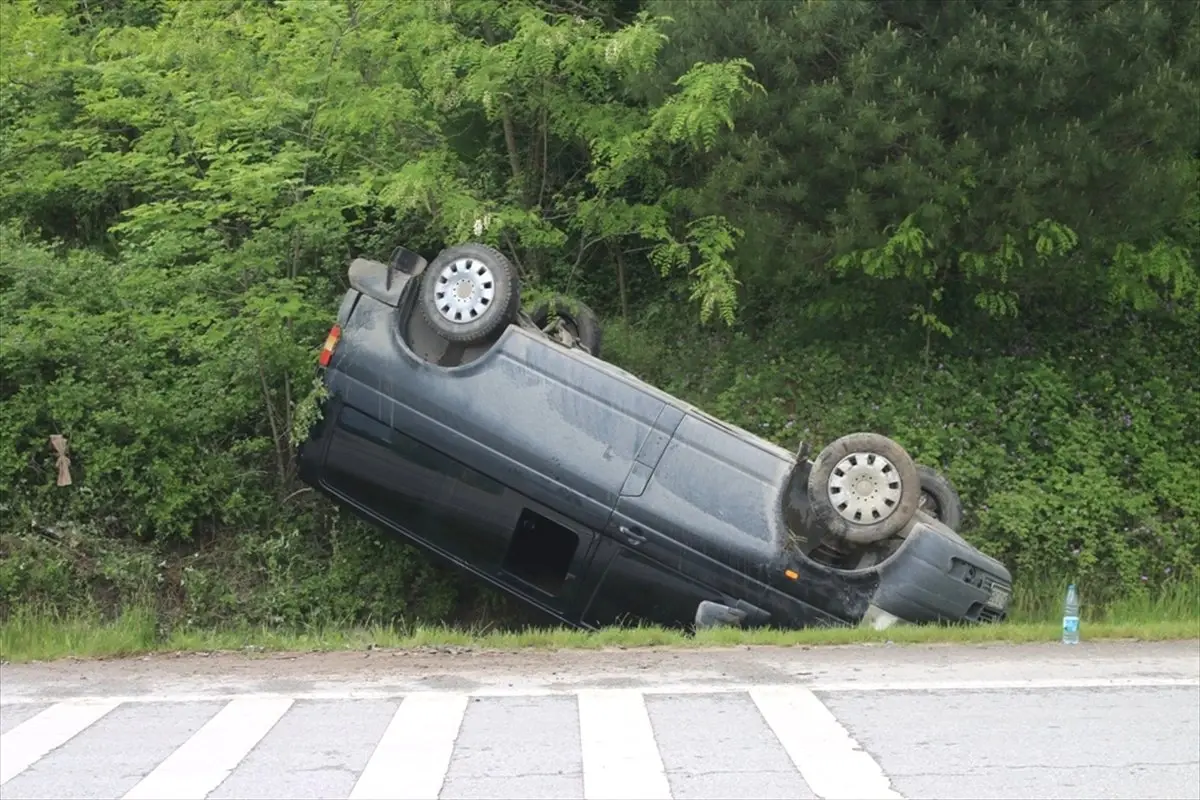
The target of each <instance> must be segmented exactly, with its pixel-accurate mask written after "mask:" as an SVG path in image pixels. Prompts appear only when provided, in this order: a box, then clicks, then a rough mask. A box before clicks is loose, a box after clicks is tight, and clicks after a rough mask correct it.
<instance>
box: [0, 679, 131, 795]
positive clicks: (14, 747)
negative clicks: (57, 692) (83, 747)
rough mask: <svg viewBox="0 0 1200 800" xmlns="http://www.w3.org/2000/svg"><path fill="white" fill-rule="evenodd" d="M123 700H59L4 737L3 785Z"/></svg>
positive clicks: (0, 751)
mask: <svg viewBox="0 0 1200 800" xmlns="http://www.w3.org/2000/svg"><path fill="white" fill-rule="evenodd" d="M118 705H120V703H118V702H115V701H109V702H102V701H101V702H97V701H94V700H92V701H82V702H80V701H76V702H65V703H55V704H54V705H52V706H50V707H49V708H47V709H45V710H44V711H42V712H40V713H38V714H37V715H35V716H34V717H32V718H30V719H27V720H26V721H25V722H22V723H21V724H20V725H18V726H16V727H15V728H13V729H12V730H11V731H9V732H8V733H6V734H4V735H3V736H0V786H3V785H4V784H6V783H8V782H9V781H10V780H12V779H13V778H15V777H16V776H17V775H20V774H21V773H22V772H24V771H25V770H26V769H28V768H29V767H31V766H32V765H33V764H35V763H37V762H38V761H40V760H41V759H42V758H45V756H46V754H47V753H49V752H50V751H51V750H54V749H55V748H58V747H62V746H63V745H64V744H66V743H67V742H68V741H70V740H71V739H72V738H74V737H75V736H78V735H79V734H80V733H81V732H83V731H85V730H87V729H88V728H89V727H91V726H92V725H94V724H95V723H96V722H97V720H99V719H100V718H101V717H103V716H104V715H105V714H107V713H109V712H110V711H112V710H113V709H114V708H116V707H117V706H118Z"/></svg>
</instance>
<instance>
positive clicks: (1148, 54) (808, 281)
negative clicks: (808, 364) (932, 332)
mask: <svg viewBox="0 0 1200 800" xmlns="http://www.w3.org/2000/svg"><path fill="white" fill-rule="evenodd" d="M647 8H648V9H649V10H650V11H651V12H653V13H661V14H667V15H670V16H671V17H672V18H673V19H674V20H675V21H674V23H673V24H671V25H669V26H667V27H666V28H665V31H666V33H667V34H668V36H669V37H670V45H669V46H668V47H666V48H665V49H664V61H663V63H664V65H665V68H666V69H665V71H664V73H663V74H661V75H659V76H658V79H657V82H653V83H650V84H648V85H647V88H646V91H647V96H648V97H652V98H657V97H659V96H660V94H661V92H662V91H664V90H665V89H666V87H669V85H670V79H671V76H673V75H675V74H679V73H681V72H682V71H684V70H685V69H687V68H688V67H689V66H690V65H691V64H692V63H694V62H695V61H697V60H710V61H715V60H719V59H722V58H728V57H733V56H736V57H741V58H746V59H747V60H748V61H749V62H750V63H751V64H752V65H753V69H754V72H755V75H756V76H757V77H758V80H760V81H761V82H762V84H763V86H764V87H765V88H766V91H765V92H764V93H755V94H753V95H751V96H750V97H748V104H747V105H746V107H745V109H744V110H743V112H742V113H741V114H740V116H739V122H738V126H737V129H736V130H734V131H730V132H726V133H724V134H723V135H722V136H721V137H720V138H719V140H718V142H717V143H716V144H715V146H714V147H713V151H712V155H711V156H710V157H709V158H708V159H706V160H705V161H703V162H697V164H696V166H697V167H698V168H696V169H693V170H692V171H691V173H690V175H689V176H687V179H688V180H689V185H690V186H691V187H693V195H692V198H693V199H692V202H693V204H694V205H695V207H696V209H697V212H696V213H698V214H703V213H706V212H707V211H708V210H716V209H719V210H720V211H721V213H722V214H724V215H725V216H727V217H728V218H729V219H730V221H731V223H732V224H734V225H736V226H738V227H739V228H742V229H745V230H746V231H748V232H750V233H749V235H748V237H747V240H746V242H745V245H744V246H743V247H740V248H739V249H738V251H737V253H736V254H735V255H734V256H733V258H732V260H733V263H734V265H735V267H736V271H737V273H738V275H739V276H740V277H741V279H742V281H743V283H744V284H745V286H746V296H745V298H744V301H745V310H746V313H747V314H748V315H749V316H748V317H747V318H748V319H750V320H753V321H754V322H755V323H763V322H765V321H766V320H767V319H770V318H771V317H773V316H774V314H775V313H777V312H778V311H779V310H780V309H784V308H786V309H787V313H789V314H791V315H793V316H795V315H799V314H804V315H806V316H809V317H814V318H818V319H830V318H841V319H847V320H849V319H855V318H858V317H861V316H862V315H863V314H864V313H869V314H870V315H871V316H874V317H878V318H884V319H887V320H888V321H891V322H895V321H899V319H900V318H901V317H902V316H905V315H907V311H908V310H909V309H910V308H911V307H912V306H913V305H921V306H925V305H927V299H928V298H929V297H930V296H931V295H932V293H933V292H934V290H937V289H941V290H943V296H942V308H941V309H940V310H939V311H938V313H937V316H938V318H939V319H940V320H941V321H942V322H943V323H944V324H946V325H947V326H949V327H950V328H954V327H956V326H958V325H960V324H975V325H981V326H986V325H987V324H988V323H987V317H988V316H989V315H997V314H999V315H1010V316H1011V315H1012V314H1014V313H1017V311H1018V309H1028V308H1030V307H1031V306H1032V305H1034V304H1036V305H1041V306H1042V307H1045V308H1059V309H1062V308H1069V309H1071V311H1072V313H1082V314H1086V313H1088V312H1089V310H1090V309H1092V307H1094V306H1096V305H1098V304H1100V305H1103V304H1108V303H1110V302H1116V303H1131V304H1133V305H1135V306H1136V307H1137V308H1139V309H1149V308H1166V309H1168V310H1171V311H1175V312H1178V311H1180V310H1181V309H1182V310H1183V311H1185V312H1188V313H1195V309H1196V303H1197V302H1198V300H1200V291H1198V289H1197V286H1198V283H1197V282H1198V280H1200V278H1198V273H1197V266H1196V264H1197V259H1198V258H1200V235H1198V231H1200V229H1198V225H1197V210H1196V209H1197V202H1198V201H1197V185H1198V176H1200V172H1198V170H1200V126H1197V125H1196V120H1197V119H1198V118H1200V7H1198V6H1197V5H1196V4H1195V3H1177V2H1173V1H1172V0H1147V2H1139V3H1109V2H1092V1H1091V0H1063V1H1061V2H1060V1H1058V0H1050V1H1047V0H1042V1H1041V2H1032V1H1031V0H1022V1H1021V2H1014V3H1004V4H996V3H991V2H983V0H960V1H959V2H954V3H933V2H920V1H918V0H884V1H883V2H860V1H859V0H829V1H828V2H795V3H785V2H773V1H772V0H739V2H714V3H690V2H682V1H681V0H653V1H652V2H649V3H648V4H647ZM681 177H684V176H681ZM850 271H856V272H858V273H860V275H859V276H854V275H848V272H850ZM855 277H858V278H859V279H857V280H855V279H854V278H855ZM863 278H865V280H864V279H863ZM980 311H982V312H984V316H983V317H982V319H981V318H980V316H979V314H978V312H980ZM926 320H927V317H924V316H921V317H918V319H917V320H916V321H917V322H918V323H919V324H924V323H925V321H926Z"/></svg>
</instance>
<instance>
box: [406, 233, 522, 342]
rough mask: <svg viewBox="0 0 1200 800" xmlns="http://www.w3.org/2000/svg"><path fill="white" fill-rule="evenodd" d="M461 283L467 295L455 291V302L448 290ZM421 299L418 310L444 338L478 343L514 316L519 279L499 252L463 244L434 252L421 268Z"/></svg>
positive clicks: (519, 289) (476, 245)
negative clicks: (456, 304)
mask: <svg viewBox="0 0 1200 800" xmlns="http://www.w3.org/2000/svg"><path fill="white" fill-rule="evenodd" d="M460 276H461V277H460ZM460 286H461V287H463V288H467V289H468V290H469V292H470V294H468V295H466V296H465V297H464V296H462V295H459V297H460V298H461V299H460V302H459V304H458V307H455V304H454V303H453V301H452V298H451V296H450V293H451V292H457V291H458V288H459V287H460ZM420 301H421V313H422V314H423V315H424V316H425V319H426V321H427V322H428V323H429V324H430V326H431V327H432V328H433V329H434V330H435V331H437V332H438V335H440V336H441V337H442V338H444V339H446V340H447V341H450V342H456V343H458V344H478V343H480V342H483V341H485V340H486V339H489V338H490V337H491V336H493V335H494V334H495V333H496V332H497V331H499V330H501V329H503V328H504V327H505V326H507V325H508V324H509V323H511V322H512V321H513V319H514V317H515V316H516V313H517V310H518V309H519V308H520V306H521V287H520V279H519V278H518V277H517V271H516V270H515V269H513V266H512V264H510V263H509V261H508V259H507V258H505V257H504V255H503V254H502V253H500V252H499V251H497V250H495V249H493V248H491V247H488V246H487V245H483V244H461V245H457V246H455V247H448V248H446V249H445V250H443V251H442V252H440V253H438V255H437V257H436V258H434V259H433V261H432V262H431V263H430V264H429V266H428V267H426V268H425V272H424V274H422V276H421V298H420ZM443 311H444V312H445V313H443ZM447 314H449V316H447ZM456 316H457V317H458V318H457V319H456V318H455V317H456Z"/></svg>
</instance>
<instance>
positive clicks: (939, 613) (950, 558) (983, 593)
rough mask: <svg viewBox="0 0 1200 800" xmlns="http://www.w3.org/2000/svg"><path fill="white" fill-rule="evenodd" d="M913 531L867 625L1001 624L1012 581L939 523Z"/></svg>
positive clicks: (885, 572) (883, 575) (886, 572)
mask: <svg viewBox="0 0 1200 800" xmlns="http://www.w3.org/2000/svg"><path fill="white" fill-rule="evenodd" d="M921 516H922V517H923V519H921V520H919V521H918V522H917V524H916V525H914V527H913V530H912V532H911V533H910V534H909V541H908V542H907V543H906V545H905V546H904V547H903V548H902V549H901V551H900V552H899V553H897V555H896V557H895V559H894V560H893V561H891V562H889V563H887V564H885V565H884V567H883V568H882V569H881V570H880V581H879V587H878V588H877V589H876V592H875V596H874V598H873V599H872V603H871V605H872V608H871V610H870V611H868V613H867V617H866V618H865V619H864V622H866V623H867V624H872V625H875V626H876V627H886V625H887V624H889V623H890V622H894V621H904V622H914V623H923V622H1000V621H1001V620H1003V619H1004V618H1005V617H1006V616H1007V615H1008V609H1009V605H1010V603H1011V600H1012V575H1011V573H1009V571H1008V570H1007V569H1005V568H1004V565H1003V564H1001V563H1000V562H999V561H996V560H995V559H994V558H991V557H989V556H986V555H984V554H983V553H981V552H979V551H978V550H976V549H975V548H974V547H972V546H971V545H969V544H968V543H967V542H966V541H965V540H964V539H963V538H962V537H961V536H959V535H958V534H957V533H955V532H954V531H952V530H950V529H949V528H947V527H946V526H945V525H942V524H940V523H938V522H936V521H935V520H933V519H931V518H929V517H926V516H925V515H923V514H922V515H921Z"/></svg>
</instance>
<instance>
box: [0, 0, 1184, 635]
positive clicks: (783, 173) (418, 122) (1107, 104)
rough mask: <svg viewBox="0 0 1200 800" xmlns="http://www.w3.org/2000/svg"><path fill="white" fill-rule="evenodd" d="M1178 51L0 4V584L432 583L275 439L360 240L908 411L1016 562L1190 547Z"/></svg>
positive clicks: (948, 38)
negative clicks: (509, 279)
mask: <svg viewBox="0 0 1200 800" xmlns="http://www.w3.org/2000/svg"><path fill="white" fill-rule="evenodd" d="M585 6H586V7H585ZM1198 54H1200V12H1197V9H1196V6H1195V4H1189V3H1173V2H1167V1H1166V0H1147V2H1144V3H1107V2H1093V1H1092V0H1071V2H1066V1H1065V0H1064V1H1062V2H1057V1H1056V2H1040V3H1036V4H1035V3H1031V2H1016V3H1008V4H1002V5H997V4H995V3H983V2H977V1H976V0H962V2H956V3H950V4H946V3H929V2H920V1H918V0H904V1H903V2H894V1H892V0H881V1H880V2H867V1H866V0H828V1H826V2H815V1H811V2H794V3H784V2H764V1H762V0H738V2H710V3H679V2H668V1H667V0H647V1H646V2H637V1H636V0H612V1H611V2H603V3H593V4H580V3H576V2H573V1H572V0H519V1H518V2H499V1H498V0H466V1H464V2H443V1H442V0H438V1H437V2H421V3H394V2H387V1H386V0H335V1H334V2H321V3H312V2H273V3H245V2H240V0H213V1H212V2H204V3H198V2H180V1H179V0H137V1H136V2H135V1H134V0H127V1H126V2H111V1H109V0H90V1H89V2H87V3H81V2H78V1H77V0H21V1H20V2H9V3H4V4H0V102H2V103H3V104H4V108H5V111H6V113H5V114H4V115H3V116H2V117H0V318H2V319H3V320H4V325H3V328H0V511H3V512H4V515H3V522H0V610H3V609H6V608H9V607H12V606H14V605H20V604H22V603H25V602H26V601H28V602H35V601H36V602H39V603H40V602H43V601H45V602H48V603H51V604H53V603H59V604H63V605H70V604H72V603H78V602H82V601H83V598H89V599H90V600H89V601H95V602H100V603H102V604H109V605H112V604H120V603H121V602H124V601H131V602H132V601H133V600H135V599H136V600H138V602H140V601H141V598H143V596H144V595H146V594H153V595H154V596H155V597H156V598H157V599H156V602H159V603H160V604H163V605H165V606H169V607H170V609H171V610H172V613H174V614H176V615H178V616H179V617H180V618H181V619H186V618H192V619H205V620H217V619H219V618H221V617H223V616H230V617H235V618H238V619H240V620H242V621H246V622H268V621H277V620H283V621H287V622H288V624H293V623H295V624H301V623H303V622H305V621H312V620H317V619H321V618H325V619H328V618H332V617H336V618H338V619H343V618H347V619H357V620H360V621H361V620H364V619H368V618H370V619H384V618H390V617H392V616H396V615H406V616H412V615H414V614H415V615H422V614H431V615H437V614H443V613H449V609H450V608H451V606H452V605H453V604H454V603H455V602H456V596H457V594H458V589H459V588H460V587H457V586H456V585H455V584H454V583H453V582H452V581H451V580H450V579H449V578H447V576H446V575H445V574H443V573H441V572H440V571H438V570H436V569H434V568H432V567H430V566H429V565H428V564H426V562H425V561H424V560H422V559H419V558H418V557H417V556H416V555H415V554H414V553H412V552H411V551H410V550H408V549H406V548H404V547H401V546H399V545H396V544H394V543H391V542H381V541H379V540H378V536H377V534H375V533H374V532H373V531H372V530H370V529H368V528H365V527H363V526H360V525H357V524H352V523H350V522H348V521H342V520H338V519H337V517H336V515H332V513H331V511H330V509H329V507H328V505H327V504H326V503H324V502H323V501H321V500H319V499H318V498H317V497H316V496H315V493H313V492H311V491H307V490H305V488H304V487H302V486H300V485H298V483H297V481H296V474H295V472H296V448H297V446H298V444H299V443H300V441H302V439H303V437H304V435H305V432H306V431H307V430H309V429H310V428H311V426H312V425H313V424H314V423H315V422H316V420H317V419H318V416H319V401H320V395H321V393H320V389H319V387H318V386H317V385H316V384H314V383H313V368H314V365H315V363H314V362H315V356H316V350H317V347H318V346H319V344H320V342H321V339H322V337H323V336H324V334H325V332H326V330H327V329H328V326H329V324H330V322H331V318H332V314H333V309H334V308H336V302H337V298H338V297H339V295H340V294H341V292H342V290H343V288H344V281H345V267H346V263H347V261H348V259H349V258H351V257H354V256H357V255H368V256H373V257H377V258H386V256H387V254H388V253H389V252H390V251H391V250H392V248H393V247H394V246H395V245H396V244H398V243H402V244H404V245H406V246H408V247H410V248H412V249H416V250H419V251H421V252H422V253H424V254H426V255H428V256H432V255H433V254H434V253H436V252H437V251H438V250H440V249H441V248H443V247H445V246H447V245H450V244H457V243H460V242H463V241H467V240H475V241H483V242H486V243H489V244H492V245H494V246H496V247H498V248H500V249H502V250H503V251H504V252H505V253H507V254H508V255H509V256H510V258H511V259H512V260H513V263H514V264H516V265H517V266H518V268H519V270H520V271H521V273H522V277H523V279H524V282H525V286H526V287H528V291H527V292H526V293H525V294H524V296H525V297H526V299H528V300H531V301H532V300H536V299H537V298H539V297H549V296H552V295H559V294H565V295H567V296H576V297H579V298H581V299H583V300H584V301H585V302H587V303H588V304H589V305H590V306H591V307H593V308H595V309H596V310H597V311H599V312H601V313H602V314H604V315H605V316H610V315H611V314H610V312H613V311H615V310H616V309H618V308H619V309H620V312H621V317H622V319H623V320H624V321H625V322H624V323H623V324H621V325H618V326H617V327H616V328H615V329H614V330H615V331H616V335H615V337H607V336H606V340H609V341H611V342H612V345H611V348H610V347H609V345H606V350H607V351H610V352H611V353H612V355H613V357H614V359H615V360H617V361H618V362H620V363H622V364H624V365H625V366H628V367H631V368H632V369H633V371H635V372H639V373H641V374H643V375H645V376H646V377H647V378H649V379H651V380H653V381H655V382H658V383H660V384H662V385H663V386H664V387H665V388H668V389H670V390H673V391H676V392H677V393H679V394H680V395H681V396H682V397H684V398H686V399H689V400H694V401H698V402H704V403H706V404H708V405H709V406H710V407H711V408H712V409H713V410H714V411H716V412H717V413H719V414H721V415H723V416H726V417H728V418H730V419H731V420H732V421H734V422H739V423H741V424H744V425H746V426H747V427H749V428H750V429H751V430H754V431H755V432H759V433H763V434H764V435H767V436H770V437H771V438H776V439H779V440H781V441H785V442H789V443H790V442H791V441H792V440H793V439H794V438H795V436H797V435H799V433H798V432H799V431H800V429H802V428H803V427H804V426H806V425H807V426H808V427H809V431H808V432H807V433H806V434H804V435H805V436H807V437H809V438H812V439H814V440H818V441H820V440H825V439H828V438H830V437H832V436H834V435H837V434H838V433H842V432H845V431H846V430H851V429H857V428H860V427H876V428H880V429H882V430H884V431H885V432H891V433H893V434H894V435H897V436H898V437H899V438H901V440H902V441H904V443H905V444H906V445H908V446H910V447H912V448H913V449H914V452H916V453H917V454H918V455H919V456H920V457H921V458H923V459H926V460H930V461H934V462H937V463H938V464H941V465H942V466H943V467H944V468H946V469H947V470H948V471H949V472H950V474H951V477H952V478H954V479H955V481H956V482H958V483H960V485H961V487H962V489H963V492H964V495H965V496H966V497H967V498H968V500H969V504H970V506H971V509H970V514H971V521H972V523H971V524H972V526H973V527H972V530H971V535H972V536H973V537H974V538H975V539H976V540H977V541H979V542H981V543H983V544H985V545H986V546H987V547H988V548H990V549H992V550H994V551H995V552H997V553H1001V554H1003V555H1005V557H1007V558H1009V559H1011V560H1012V562H1013V563H1014V564H1016V565H1018V567H1019V568H1020V569H1021V570H1024V571H1026V572H1028V571H1029V570H1033V569H1035V568H1039V569H1040V568H1044V569H1046V570H1051V571H1055V570H1057V571H1058V572H1062V571H1075V572H1078V573H1079V574H1081V575H1104V576H1108V577H1110V578H1111V579H1112V581H1113V582H1114V585H1119V586H1123V587H1125V588H1127V589H1129V588H1136V587H1137V586H1139V585H1140V584H1141V576H1142V575H1143V574H1144V575H1145V576H1146V578H1147V583H1153V582H1154V580H1157V578H1158V577H1159V576H1161V575H1163V574H1165V571H1166V570H1168V569H1170V570H1172V571H1173V574H1175V573H1180V572H1187V571H1189V570H1193V569H1194V568H1195V564H1196V563H1197V559H1196V548H1197V546H1198V545H1197V542H1198V541H1200V530H1198V523H1197V518H1198V512H1197V509H1196V508H1195V507H1194V503H1193V502H1192V501H1193V499H1194V498H1196V497H1200V489H1198V487H1197V486H1196V485H1195V479H1194V478H1193V477H1189V476H1192V475H1195V474H1197V471H1196V467H1197V466H1198V465H1197V464H1196V462H1195V459H1194V457H1193V456H1192V455H1191V452H1192V450H1194V447H1192V444H1191V443H1192V442H1193V441H1194V439H1195V438H1196V434H1197V431H1200V423H1198V422H1197V419H1198V418H1197V410H1196V402H1197V401H1196V395H1195V392H1194V388H1189V387H1191V386H1192V384H1194V380H1192V381H1191V383H1189V382H1188V381H1189V376H1194V375H1195V372H1196V368H1197V361H1196V348H1195V345H1194V343H1195V341H1196V340H1197V338H1200V337H1197V335H1196V334H1197V328H1196V326H1197V318H1198V316H1200V275H1198V273H1197V264H1196V262H1197V254H1198V253H1200V194H1198V192H1197V188H1196V187H1197V182H1198V180H1200V130H1198V129H1197V127H1196V125H1195V120H1196V118H1197V117H1198V116H1200V55H1198ZM683 308H686V309H687V312H686V314H684V313H683V312H682V311H681V309H683ZM713 320H719V321H720V322H721V324H720V325H706V324H705V323H707V322H709V321H713ZM629 321H636V322H637V323H638V324H641V325H644V326H645V330H642V331H639V332H638V333H636V334H630V333H629V330H630V329H629V328H628V326H627V324H628V323H629ZM1189 337H1190V338H1189ZM829 342H836V345H835V344H829ZM650 353H654V354H656V355H655V358H649V357H648V355H647V354H650ZM676 363H678V364H681V365H685V366H681V367H678V368H675V367H673V366H671V365H672V364H676ZM1126 420H1128V422H1126ZM55 434H61V435H63V436H65V437H66V438H67V440H68V442H69V446H70V453H69V455H70V458H71V474H72V479H73V482H72V483H71V485H69V486H63V487H59V486H57V485H56V483H55V476H56V475H57V465H56V460H55V453H54V451H53V450H52V448H51V447H50V444H49V437H50V436H52V435H55ZM1076 551H1078V552H1077V553H1076ZM458 599H459V600H461V598H458ZM458 607H460V606H456V608H458ZM322 615H324V616H322Z"/></svg>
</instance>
